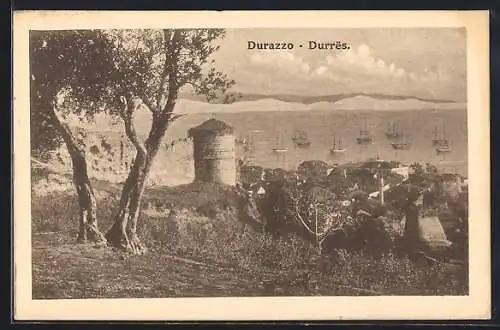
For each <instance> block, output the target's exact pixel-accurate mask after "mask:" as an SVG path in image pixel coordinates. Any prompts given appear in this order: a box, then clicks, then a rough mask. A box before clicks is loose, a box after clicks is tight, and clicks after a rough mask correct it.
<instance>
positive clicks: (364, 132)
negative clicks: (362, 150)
mask: <svg viewBox="0 0 500 330" xmlns="http://www.w3.org/2000/svg"><path fill="white" fill-rule="evenodd" d="M356 140H357V142H358V144H370V143H372V142H373V139H372V137H371V136H370V132H369V131H368V125H367V123H366V121H365V124H364V127H363V128H362V129H361V130H360V131H359V137H357V138H356Z"/></svg>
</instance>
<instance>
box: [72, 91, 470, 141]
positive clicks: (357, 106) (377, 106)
mask: <svg viewBox="0 0 500 330" xmlns="http://www.w3.org/2000/svg"><path fill="white" fill-rule="evenodd" d="M337 97H339V96H337ZM466 108H467V106H466V104H465V103H459V102H451V101H447V102H444V101H442V100H441V101H440V102H436V101H424V100H421V99H417V98H400V97H396V98H391V99H387V98H386V99H383V98H378V99H377V98H375V97H373V96H366V95H361V94H358V95H356V96H353V97H343V98H339V99H338V100H337V101H335V102H333V101H318V102H314V103H308V104H306V103H302V102H292V101H283V100H279V99H275V98H261V99H255V100H241V99H240V100H238V101H236V102H233V103H230V104H221V103H207V102H204V101H201V100H193V99H186V98H184V97H182V98H179V99H178V100H177V104H176V107H175V110H174V111H175V113H178V114H186V115H191V114H212V113H245V112H266V111H304V112H307V111H315V110H316V111H317V110H323V111H336V110H341V111H406V110H450V111H453V110H465V109H466ZM70 121H71V125H74V126H89V125H88V124H85V123H83V122H80V121H78V120H77V119H76V118H73V119H72V120H70ZM135 121H136V124H137V125H138V126H139V127H140V128H138V130H140V131H144V132H147V130H148V129H149V127H150V122H151V112H149V111H148V110H147V109H140V110H139V111H138V112H137V113H136V116H135ZM117 123H118V126H120V125H122V123H121V121H120V120H117ZM110 124H111V119H110V118H107V115H105V114H103V113H100V114H98V115H97V116H96V121H95V123H93V124H90V126H94V129H97V130H99V129H100V130H109V129H111V126H112V125H110ZM118 126H116V127H115V128H114V129H118V130H120V128H118ZM89 128H90V127H89Z"/></svg>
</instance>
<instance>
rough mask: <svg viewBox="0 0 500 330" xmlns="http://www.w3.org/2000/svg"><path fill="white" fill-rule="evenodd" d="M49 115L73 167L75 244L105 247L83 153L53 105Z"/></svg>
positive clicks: (104, 239)
mask: <svg viewBox="0 0 500 330" xmlns="http://www.w3.org/2000/svg"><path fill="white" fill-rule="evenodd" d="M49 114H50V119H51V121H52V123H53V124H54V126H55V127H56V128H57V129H58V131H59V132H60V133H61V135H62V137H63V140H64V143H65V144H66V148H67V150H68V153H69V154H70V157H71V162H72V165H73V183H74V185H75V188H76V192H77V196H78V206H79V231H78V238H77V242H80V243H83V242H87V241H90V242H94V243H98V244H100V245H105V244H106V238H105V237H104V235H103V234H102V233H101V232H100V231H99V227H98V224H97V215H96V209H97V202H96V199H95V195H94V190H93V189H92V185H91V184H90V179H89V176H88V172H87V161H86V159H85V151H84V149H83V147H82V146H79V145H78V143H77V141H76V139H75V138H74V136H73V134H72V132H71V130H70V128H69V127H68V125H66V123H64V122H63V121H62V120H61V119H60V118H59V116H58V114H57V109H56V105H55V103H53V108H52V112H50V113H49Z"/></svg>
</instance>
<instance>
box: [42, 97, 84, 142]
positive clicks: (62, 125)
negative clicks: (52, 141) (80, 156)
mask: <svg viewBox="0 0 500 330" xmlns="http://www.w3.org/2000/svg"><path fill="white" fill-rule="evenodd" d="M48 118H49V119H50V120H51V121H52V124H53V125H54V127H56V128H57V129H58V131H59V132H60V133H61V136H62V138H63V140H64V143H66V146H67V147H68V149H72V150H73V151H78V152H81V151H82V148H81V147H80V146H79V145H78V143H77V142H76V141H75V138H74V136H73V132H71V129H70V128H69V125H68V124H67V123H66V122H65V121H64V119H62V118H61V116H60V115H59V113H58V109H57V101H56V100H55V99H53V100H52V111H51V112H50V114H48Z"/></svg>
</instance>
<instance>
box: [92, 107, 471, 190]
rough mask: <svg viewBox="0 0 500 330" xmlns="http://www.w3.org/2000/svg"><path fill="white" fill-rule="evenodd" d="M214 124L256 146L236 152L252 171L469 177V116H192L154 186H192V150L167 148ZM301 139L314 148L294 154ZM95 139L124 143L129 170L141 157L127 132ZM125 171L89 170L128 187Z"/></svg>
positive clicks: (171, 132) (175, 128)
mask: <svg viewBox="0 0 500 330" xmlns="http://www.w3.org/2000/svg"><path fill="white" fill-rule="evenodd" d="M211 118H215V119H218V120H221V121H224V122H225V123H227V124H229V125H231V126H232V127H233V128H234V135H235V138H238V137H247V138H249V140H250V143H249V146H250V148H249V150H246V149H245V148H244V146H243V145H237V146H236V157H237V158H240V159H242V160H245V161H246V162H247V163H249V164H253V165H260V166H263V167H267V168H284V169H294V168H297V166H298V165H299V164H300V163H302V162H304V161H308V160H323V161H326V162H327V163H329V164H332V165H334V164H344V163H349V162H358V161H363V160H368V159H371V158H377V157H378V158H379V159H382V160H388V161H390V160H394V161H399V162H401V163H403V164H408V165H409V164H411V163H413V162H419V163H423V164H425V163H431V164H433V165H435V166H437V167H438V168H439V169H440V170H441V171H444V172H448V173H456V174H460V175H462V176H464V177H468V175H467V172H468V167H467V159H468V158H467V149H468V144H467V111H466V110H463V109H457V110H404V111H394V110H391V111H373V110H371V111H362V110H348V111H340V110H335V111H328V110H311V111H307V112H306V111H265V112H264V111H260V112H258V111H255V112H240V113H205V114H201V113H200V114H190V115H186V116H183V117H181V118H179V119H178V120H176V121H175V122H174V123H172V124H171V126H170V127H169V129H168V130H167V133H166V136H165V138H164V142H163V143H164V145H163V147H162V148H161V149H160V152H159V153H158V156H157V157H156V159H155V162H154V165H153V168H152V173H151V175H150V183H151V184H153V185H177V184H184V183H189V182H192V180H193V179H194V160H193V146H192V143H191V142H178V143H176V144H174V146H173V147H167V146H169V145H170V143H171V142H172V141H177V140H179V139H183V138H185V137H187V132H188V130H189V129H190V128H192V127H195V126H197V125H199V124H201V123H203V122H204V121H205V120H208V119H211ZM393 122H394V123H396V124H397V126H398V128H399V130H400V131H401V132H402V133H403V134H405V135H407V137H406V142H408V143H410V144H411V147H410V149H409V150H394V149H393V148H392V146H391V145H390V141H389V140H388V139H387V137H386V135H385V134H386V132H387V130H388V127H389V125H390V124H391V123H393ZM136 125H137V131H138V132H139V134H140V135H142V136H143V138H144V137H145V136H146V135H147V132H148V129H149V125H150V123H148V122H146V121H139V122H138V123H137V124H136ZM435 127H442V128H443V129H444V131H445V134H446V138H447V139H448V140H449V146H450V149H451V151H450V152H449V153H447V154H441V155H438V154H437V153H436V150H435V147H433V145H432V138H433V130H434V129H435ZM365 128H366V129H367V130H368V132H369V134H370V136H371V137H372V139H373V142H372V144H369V145H359V144H358V143H357V140H356V138H357V137H359V134H360V130H361V129H365ZM298 131H300V132H303V133H304V134H305V135H307V138H308V140H309V141H310V142H311V145H310V146H309V148H299V149H298V148H295V146H294V143H293V141H292V137H293V136H294V135H295V134H296V133H297V132H298ZM94 133H95V134H96V137H98V136H100V138H102V137H106V139H107V140H108V141H109V142H110V143H111V144H113V145H114V146H115V147H116V146H119V142H118V141H119V140H122V141H123V142H124V144H125V145H126V148H125V149H126V150H125V154H126V158H128V159H126V163H128V164H129V165H128V166H130V163H131V161H132V158H133V156H134V154H135V151H134V148H133V147H132V146H131V145H130V143H129V142H128V140H127V139H126V137H125V135H124V134H123V131H122V130H120V129H118V130H115V131H114V132H113V131H111V130H110V131H106V130H105V129H99V130H98V131H96V132H94ZM334 139H335V140H337V141H339V140H341V141H342V147H343V148H345V149H346V150H345V152H344V153H339V154H331V153H330V148H331V146H332V143H333V140H334ZM127 145H128V147H127ZM275 147H280V148H284V149H286V152H282V153H275V152H273V148H275ZM101 158H102V159H103V158H104V157H101ZM102 159H101V160H102ZM91 162H94V160H91ZM110 165H112V166H110ZM126 166H127V165H125V166H124V168H123V169H122V170H120V171H118V172H117V171H114V168H115V167H116V166H115V165H113V164H103V165H100V166H99V169H97V170H94V169H93V168H94V166H93V165H92V168H90V169H89V170H90V172H91V175H93V176H95V177H100V178H102V179H107V180H111V178H113V181H114V180H117V181H122V180H124V178H125V176H126V174H127V169H126ZM105 168H109V169H111V168H113V171H114V172H113V173H112V172H111V171H105ZM92 173H93V174H92Z"/></svg>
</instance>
